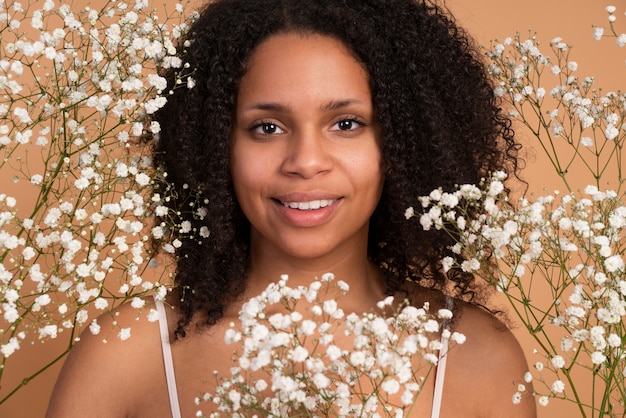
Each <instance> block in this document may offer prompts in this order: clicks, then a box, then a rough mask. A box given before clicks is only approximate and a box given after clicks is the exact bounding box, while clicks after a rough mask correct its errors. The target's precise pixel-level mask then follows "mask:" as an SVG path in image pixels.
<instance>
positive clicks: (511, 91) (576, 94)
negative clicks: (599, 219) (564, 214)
mask: <svg viewBox="0 0 626 418" xmlns="http://www.w3.org/2000/svg"><path fill="white" fill-rule="evenodd" d="M541 48H542V45H541V44H540V42H539V41H538V39H537V36H536V35H533V34H531V35H529V36H528V37H527V38H524V37H523V36H522V35H521V34H519V33H518V34H517V35H515V36H514V37H512V38H507V39H505V40H504V41H503V42H497V41H496V42H494V43H493V44H492V46H491V48H490V49H489V50H488V51H487V57H488V58H489V73H490V74H491V75H492V76H493V78H494V79H495V82H496V87H495V90H494V93H495V95H496V96H497V97H500V98H502V99H503V100H504V101H505V102H506V103H508V104H509V105H510V107H511V108H510V111H509V115H510V116H511V117H512V118H513V119H514V120H516V121H518V122H520V123H521V124H522V125H524V126H525V127H526V128H527V129H529V130H530V132H531V133H532V137H533V138H535V139H536V140H537V144H538V145H539V146H540V147H541V149H542V150H543V151H544V153H545V155H546V156H547V157H548V158H549V159H550V162H551V164H552V165H553V167H554V169H555V171H556V173H557V174H558V175H559V177H561V179H562V180H563V181H564V183H565V186H566V187H567V189H568V191H569V192H572V191H573V188H572V186H571V184H570V183H571V180H570V177H571V174H572V173H576V174H577V175H580V173H581V172H587V173H588V174H589V175H590V183H593V184H595V186H596V187H598V188H604V187H607V184H604V185H603V184H601V178H602V176H603V174H604V173H606V171H607V170H609V169H611V167H612V168H613V169H616V170H617V176H615V178H612V179H611V183H610V184H609V185H608V186H609V187H611V188H613V189H614V190H616V191H617V192H619V191H620V190H621V187H622V184H623V183H624V175H623V173H622V171H621V166H622V164H621V162H622V161H623V159H624V157H625V156H624V140H625V138H626V131H625V130H624V126H625V123H626V106H625V105H626V95H625V94H624V93H622V92H620V91H617V92H607V93H604V92H602V90H601V89H599V88H596V87H595V86H594V78H593V77H589V76H586V77H581V76H578V63H577V62H576V61H574V60H572V59H571V57H570V52H571V46H570V45H568V44H567V43H566V42H565V41H564V40H562V39H561V38H554V39H553V40H552V41H551V42H550V43H549V52H545V51H542V50H541ZM605 180H606V179H605Z"/></svg>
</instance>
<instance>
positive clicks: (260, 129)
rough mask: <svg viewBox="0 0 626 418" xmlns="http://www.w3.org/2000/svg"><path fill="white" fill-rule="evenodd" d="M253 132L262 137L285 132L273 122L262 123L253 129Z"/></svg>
mask: <svg viewBox="0 0 626 418" xmlns="http://www.w3.org/2000/svg"><path fill="white" fill-rule="evenodd" d="M252 131H254V132H255V133H258V134H262V135H274V134H281V133H283V132H284V131H283V130H282V129H281V128H280V127H279V126H278V125H276V124H274V123H271V122H262V123H259V124H258V125H255V126H253V127H252Z"/></svg>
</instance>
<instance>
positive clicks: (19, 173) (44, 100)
mask: <svg viewBox="0 0 626 418" xmlns="http://www.w3.org/2000/svg"><path fill="white" fill-rule="evenodd" d="M174 8H175V11H174V12H171V13H170V12H168V11H167V10H161V12H163V13H164V14H165V18H164V19H161V18H159V13H157V10H153V9H151V8H149V6H148V4H147V2H146V1H144V0H137V1H135V2H134V3H133V4H128V3H125V2H121V1H114V0H112V1H109V2H108V3H106V4H105V5H104V6H103V7H102V8H101V9H92V8H90V7H86V8H84V9H82V10H80V11H76V10H74V9H72V7H70V6H69V5H68V4H57V3H56V2H55V1H54V0H43V1H34V0H33V1H31V2H28V3H27V4H23V3H20V2H2V3H0V36H1V39H2V41H1V43H0V155H1V156H2V158H0V176H1V178H2V179H3V181H4V183H3V189H4V190H2V193H0V359H1V366H0V381H1V377H2V373H3V371H4V370H5V366H6V363H7V359H8V358H9V357H10V356H11V355H12V354H13V353H14V352H15V351H16V350H18V349H19V348H20V346H21V344H22V343H23V342H25V341H29V340H32V339H39V340H46V339H49V338H57V337H58V336H60V335H61V334H63V333H64V332H65V334H64V335H66V336H67V337H68V339H69V341H68V342H69V344H68V346H71V340H72V339H73V337H74V336H75V335H77V332H78V330H79V328H80V327H81V326H86V325H88V324H89V329H90V330H91V331H92V332H93V333H98V332H99V330H100V327H99V326H98V324H97V322H96V321H95V320H93V319H91V318H90V317H91V316H92V315H93V313H94V309H95V312H96V313H102V312H103V311H106V310H110V309H112V308H113V307H114V306H116V305H117V304H120V303H123V302H125V301H130V302H131V304H132V306H134V307H136V308H142V307H143V305H144V302H143V299H142V296H144V295H145V294H147V293H148V292H157V293H160V294H161V295H163V294H164V292H166V291H167V285H169V281H170V280H169V278H167V277H165V280H163V279H162V278H161V277H160V276H159V274H157V273H156V272H152V273H151V274H150V275H146V268H147V267H148V265H149V262H150V260H151V259H152V258H153V254H152V248H151V243H150V241H151V233H152V232H151V229H150V226H149V225H150V221H149V220H150V219H151V217H152V216H153V215H152V212H153V207H154V206H157V205H158V204H159V201H160V199H161V197H160V196H154V195H153V193H152V182H153V179H154V178H155V172H154V171H155V170H154V169H153V167H152V163H151V159H150V157H149V149H148V148H149V147H147V146H145V145H144V142H143V141H142V139H143V138H145V137H152V136H154V135H156V134H158V132H159V130H160V127H159V126H158V124H157V123H154V122H150V121H149V115H150V114H152V113H154V112H155V111H156V110H158V109H159V108H160V107H161V106H163V104H164V103H165V102H166V101H167V95H168V91H165V89H166V81H165V79H164V78H163V77H162V76H161V73H162V70H163V69H173V70H174V71H179V73H178V74H179V77H178V78H179V82H180V83H179V84H180V85H181V87H183V88H185V87H187V88H191V87H193V78H192V77H191V75H192V74H191V71H189V70H187V69H186V68H185V65H184V63H183V61H182V59H181V53H182V52H183V51H182V50H181V48H184V47H185V44H182V45H178V44H179V43H180V39H181V37H182V35H184V34H185V32H186V31H187V30H188V27H189V24H188V22H187V18H185V16H184V7H183V5H181V4H177V5H175V6H174ZM191 17H193V16H191ZM177 69H178V70H177ZM7 180H8V181H7ZM11 181H12V184H10V183H11ZM18 193H19V199H18ZM91 307H93V308H94V309H91V310H90V309H89V308H91ZM129 335H130V332H129V330H127V329H126V330H120V334H119V338H122V339H125V338H128V337H129ZM16 389H17V388H16ZM13 392H14V391H12V392H10V393H9V394H8V395H7V396H6V397H4V398H3V399H6V398H7V397H8V396H10V395H11V394H12V393H13ZM0 402H1V400H0Z"/></svg>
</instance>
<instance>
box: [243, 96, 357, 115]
mask: <svg viewBox="0 0 626 418" xmlns="http://www.w3.org/2000/svg"><path fill="white" fill-rule="evenodd" d="M353 104H363V101H362V100H359V99H346V100H332V101H330V102H328V103H326V104H324V105H323V106H322V107H321V108H320V109H321V110H322V111H324V112H327V111H331V110H337V109H341V108H344V107H348V106H350V105H353ZM255 109H256V110H270V111H274V112H281V113H289V112H291V108H290V107H289V106H285V105H282V104H279V103H271V102H270V103H262V102H261V103H253V104H251V105H250V106H247V107H246V109H245V110H255Z"/></svg>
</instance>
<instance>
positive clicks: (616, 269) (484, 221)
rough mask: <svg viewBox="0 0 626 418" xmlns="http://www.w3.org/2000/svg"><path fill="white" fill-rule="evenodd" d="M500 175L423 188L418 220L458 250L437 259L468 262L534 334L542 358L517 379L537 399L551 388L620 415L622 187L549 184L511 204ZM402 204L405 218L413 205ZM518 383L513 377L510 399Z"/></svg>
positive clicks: (449, 265) (459, 264)
mask: <svg viewBox="0 0 626 418" xmlns="http://www.w3.org/2000/svg"><path fill="white" fill-rule="evenodd" d="M503 180H504V175H503V174H502V173H495V174H494V175H493V177H492V178H491V179H489V181H487V182H485V183H484V184H483V185H481V186H482V187H477V186H474V185H464V186H461V187H459V189H458V190H457V191H455V192H454V193H451V195H453V196H455V198H456V199H444V198H443V197H442V195H441V194H440V193H437V192H435V193H431V195H430V196H428V197H424V198H421V199H420V202H421V204H422V208H421V209H420V210H421V212H422V215H421V217H420V222H421V224H422V225H423V227H424V228H425V229H429V228H437V229H441V230H445V231H447V232H448V233H450V235H452V236H454V237H455V239H456V240H457V244H456V245H455V246H454V247H453V248H452V250H453V251H454V252H455V253H456V254H458V256H459V257H458V258H456V259H455V258H452V257H448V258H447V259H445V260H444V262H443V265H444V268H445V269H446V270H450V269H460V270H462V271H465V272H471V273H473V274H476V275H477V276H480V277H482V278H483V279H485V280H487V281H488V282H489V283H491V284H493V285H494V286H496V288H498V290H500V291H501V292H503V293H504V294H505V296H506V298H507V299H508V300H509V302H510V306H511V307H512V309H513V310H514V312H515V313H516V314H517V316H518V318H519V319H520V321H521V322H522V323H523V325H524V326H525V327H526V328H527V329H528V330H529V332H530V333H531V335H532V336H533V337H534V339H535V342H536V343H537V346H538V348H537V350H536V351H535V354H536V355H537V356H539V358H540V360H539V361H538V362H537V363H536V367H535V371H534V372H532V373H531V372H529V373H528V374H527V375H526V376H524V381H525V382H526V383H530V382H534V386H535V391H536V393H535V395H537V396H539V403H540V404H541V405H546V404H547V403H548V401H549V400H550V399H552V398H558V399H564V400H568V401H572V402H575V403H577V404H578V406H579V408H580V411H581V413H582V416H585V417H586V416H611V417H613V416H622V414H623V412H624V399H626V396H625V395H626V385H625V384H624V378H625V377H626V357H625V352H624V348H623V347H624V341H626V327H625V326H624V317H625V315H626V278H625V276H624V272H625V270H626V269H625V264H624V257H623V254H624V252H625V251H626V206H625V205H624V204H623V202H622V200H621V199H620V198H623V196H619V195H617V194H616V193H615V192H614V191H605V192H601V191H599V190H598V189H597V188H596V187H595V186H589V187H587V188H586V189H585V190H584V195H583V196H582V197H580V198H576V197H575V196H574V195H572V194H566V195H564V196H562V197H561V196H560V195H559V194H558V193H555V194H553V195H547V196H543V197H539V198H537V199H534V200H533V201H530V200H528V199H520V200H519V201H518V202H516V204H515V205H511V204H510V202H508V197H507V194H506V192H505V190H504V186H503V184H502V182H503ZM433 196H434V197H433ZM440 196H441V197H440ZM451 202H454V204H452V203H451ZM409 212H410V213H409V218H411V217H414V216H416V215H415V214H414V213H415V212H418V211H417V210H412V211H409ZM468 214H471V220H470V218H469V217H468ZM536 292H541V294H542V295H543V296H544V297H543V298H541V299H540V298H538V297H536V296H535V295H536V294H537V293H536ZM541 300H543V301H545V302H544V303H542V302H540V301H541ZM555 335H556V336H558V337H557V338H555ZM583 370H584V371H585V372H584V373H586V376H585V377H587V378H588V380H587V382H594V391H593V392H592V393H589V392H588V383H587V382H585V378H584V377H583V376H584V375H583ZM574 376H576V378H574ZM524 391H526V387H525V385H524V384H523V383H521V384H520V389H519V392H518V393H517V394H516V395H515V396H514V401H517V402H519V400H520V399H521V396H522V393H523V392H524Z"/></svg>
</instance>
